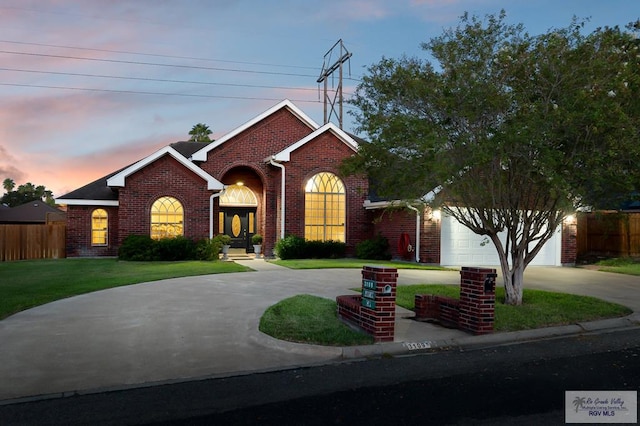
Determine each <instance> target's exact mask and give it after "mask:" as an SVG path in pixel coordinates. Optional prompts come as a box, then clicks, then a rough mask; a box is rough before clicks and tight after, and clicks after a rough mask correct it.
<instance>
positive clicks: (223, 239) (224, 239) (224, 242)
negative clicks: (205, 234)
mask: <svg viewBox="0 0 640 426" xmlns="http://www.w3.org/2000/svg"><path fill="white" fill-rule="evenodd" d="M213 239H214V240H215V241H218V242H219V243H220V245H221V246H228V245H230V244H231V237H230V236H228V235H226V234H218V235H216V236H215V237H213Z"/></svg>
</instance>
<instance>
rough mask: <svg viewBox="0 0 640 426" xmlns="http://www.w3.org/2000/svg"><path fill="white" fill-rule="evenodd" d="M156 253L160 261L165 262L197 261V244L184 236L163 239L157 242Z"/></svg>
mask: <svg viewBox="0 0 640 426" xmlns="http://www.w3.org/2000/svg"><path fill="white" fill-rule="evenodd" d="M156 252H157V255H158V260H163V261H175V260H189V259H195V258H196V244H195V243H194V242H193V240H191V239H189V238H186V237H183V236H177V237H174V238H161V239H159V240H158V241H156Z"/></svg>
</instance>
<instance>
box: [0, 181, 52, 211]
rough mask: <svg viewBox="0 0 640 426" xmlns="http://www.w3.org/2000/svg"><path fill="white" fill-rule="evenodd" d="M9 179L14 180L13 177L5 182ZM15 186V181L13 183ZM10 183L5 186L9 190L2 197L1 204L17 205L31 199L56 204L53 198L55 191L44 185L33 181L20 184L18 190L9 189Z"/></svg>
mask: <svg viewBox="0 0 640 426" xmlns="http://www.w3.org/2000/svg"><path fill="white" fill-rule="evenodd" d="M8 181H11V182H13V179H5V180H4V183H5V184H7V183H8ZM13 186H15V183H14V184H13ZM8 188H9V185H7V186H5V190H7V192H6V193H5V194H4V195H3V196H2V198H0V204H6V205H7V206H9V207H17V206H21V205H22V204H25V203H28V202H30V201H44V202H45V203H47V204H49V205H50V206H55V200H54V198H53V192H51V191H50V190H48V189H47V188H45V187H44V186H43V185H38V186H36V185H34V184H32V183H31V182H27V183H25V184H23V185H20V186H18V188H17V189H16V190H13V187H12V189H8Z"/></svg>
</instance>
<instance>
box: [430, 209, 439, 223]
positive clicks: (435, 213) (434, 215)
mask: <svg viewBox="0 0 640 426" xmlns="http://www.w3.org/2000/svg"><path fill="white" fill-rule="evenodd" d="M441 218H442V212H441V211H440V210H433V211H432V212H431V219H433V220H435V221H436V222H439V221H440V219H441Z"/></svg>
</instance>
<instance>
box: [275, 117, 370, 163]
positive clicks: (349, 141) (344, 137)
mask: <svg viewBox="0 0 640 426" xmlns="http://www.w3.org/2000/svg"><path fill="white" fill-rule="evenodd" d="M325 132H331V133H333V134H334V135H336V137H337V138H338V139H340V140H341V141H342V142H343V143H344V144H345V145H347V146H348V147H349V148H351V149H352V150H354V151H355V152H357V151H358V142H356V141H355V140H354V138H352V137H351V136H350V135H349V134H347V133H346V132H345V131H344V130H342V129H340V128H339V127H338V126H336V125H335V124H333V123H327V124H325V125H324V126H322V127H320V128H319V129H317V130H316V131H315V132H313V133H311V134H309V135H308V136H306V137H305V138H303V139H300V140H299V141H298V142H296V143H294V144H293V145H291V146H289V147H288V148H287V149H285V150H283V151H280V152H279V153H277V154H275V155H274V156H273V160H275V161H289V160H290V159H291V153H292V152H293V151H295V150H296V149H298V148H300V147H302V146H304V145H305V144H307V143H308V142H310V141H312V140H314V139H315V138H317V137H318V136H320V135H321V134H323V133H325Z"/></svg>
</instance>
